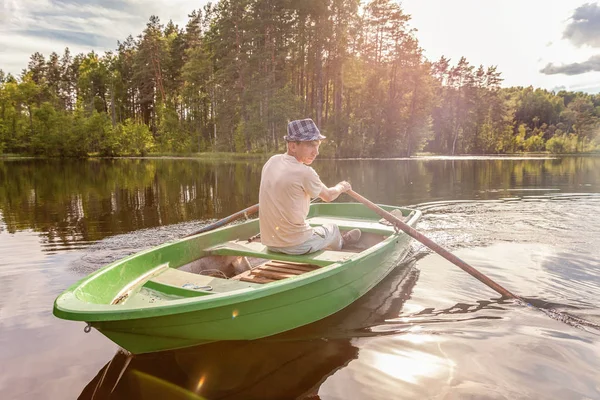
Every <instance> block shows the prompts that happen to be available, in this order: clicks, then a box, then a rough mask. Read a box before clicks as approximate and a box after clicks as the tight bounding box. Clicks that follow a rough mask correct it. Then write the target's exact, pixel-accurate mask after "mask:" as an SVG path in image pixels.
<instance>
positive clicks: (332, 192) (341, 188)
mask: <svg viewBox="0 0 600 400" xmlns="http://www.w3.org/2000/svg"><path fill="white" fill-rule="evenodd" d="M350 189H352V186H350V184H349V183H348V182H346V181H342V182H340V183H338V184H337V185H335V186H333V187H330V188H328V187H324V188H323V189H322V190H321V193H319V197H320V198H321V199H323V201H326V202H328V203H329V202H330V201H333V200H335V199H337V198H338V196H339V195H340V194H342V193H344V192H347V191H348V190H350Z"/></svg>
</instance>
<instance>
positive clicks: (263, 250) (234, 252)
mask: <svg viewBox="0 0 600 400" xmlns="http://www.w3.org/2000/svg"><path fill="white" fill-rule="evenodd" d="M206 252H207V254H209V255H219V256H246V257H254V258H263V259H266V260H279V261H290V262H295V263H300V264H303V263H304V264H311V265H318V266H321V267H324V266H327V265H330V264H334V263H336V262H344V261H347V260H349V259H350V257H352V256H353V255H354V254H353V253H347V252H343V251H333V250H321V251H317V252H315V253H310V254H303V255H290V254H283V253H275V252H272V251H269V250H268V249H267V247H266V246H265V245H264V244H262V243H260V242H250V243H249V242H248V241H246V240H232V241H230V242H226V243H222V244H219V245H217V246H214V247H211V248H209V249H206Z"/></svg>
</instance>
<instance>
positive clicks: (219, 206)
mask: <svg viewBox="0 0 600 400" xmlns="http://www.w3.org/2000/svg"><path fill="white" fill-rule="evenodd" d="M261 166H262V162H260V161H248V162H246V161H235V162H233V161H232V162H203V161H199V160H195V159H151V160H142V159H123V160H90V161H58V160H48V161H44V160H13V161H0V288H1V296H0V333H1V334H0V366H1V373H0V398H2V399H74V398H77V397H78V396H79V397H80V398H83V399H151V398H152V399H154V398H169V399H201V398H206V399H288V398H289V399H292V398H301V399H392V398H393V399H404V398H406V399H423V398H436V399H464V398H473V399H561V400H562V399H600V330H599V329H598V325H600V245H599V244H598V242H599V241H600V158H594V157H580V158H575V157H566V158H556V159H554V158H547V159H543V158H536V159H525V158H505V157H498V158H480V157H467V158H444V157H438V158H424V159H411V160H405V159H398V160H337V161H333V160H318V161H316V162H315V163H314V168H315V169H316V170H317V172H318V173H319V174H320V175H321V178H322V180H323V181H324V182H325V183H326V184H330V185H333V184H335V183H337V182H338V181H339V180H348V181H350V182H351V183H352V185H353V188H354V189H355V190H356V191H357V192H359V193H361V194H363V195H364V196H365V197H367V198H369V199H370V200H372V201H374V202H376V203H380V204H390V205H405V206H414V207H417V208H419V209H421V210H423V212H424V215H423V218H422V220H421V221H420V222H419V224H418V229H419V230H420V231H421V232H422V233H424V234H425V235H426V236H428V237H430V238H432V239H433V240H435V241H437V242H438V243H439V244H440V245H442V246H444V247H446V248H447V249H450V250H451V251H453V252H454V253H455V254H457V255H458V256H459V257H461V258H463V259H464V260H465V261H467V262H469V263H470V264H471V265H473V266H475V267H476V268H477V269H479V270H480V271H481V272H483V273H484V274H486V275H488V276H490V277H491V278H492V279H494V280H496V281H497V282H498V283H500V284H501V285H503V286H504V287H506V288H507V289H509V290H510V291H512V292H513V293H516V294H519V295H521V296H524V297H526V298H527V299H529V301H530V302H531V303H532V304H535V305H537V306H540V307H542V310H540V309H536V308H533V307H526V306H523V305H521V304H518V303H516V302H514V301H503V300H501V299H500V298H499V296H498V295H497V294H496V293H495V292H493V291H491V290H490V289H488V288H487V287H486V286H484V285H483V284H481V283H480V282H478V281H477V280H475V279H474V278H472V277H470V276H469V275H467V274H466V273H464V272H463V271H461V270H459V269H458V268H456V267H454V266H453V265H451V264H450V263H448V262H447V261H445V260H443V259H442V258H441V257H439V256H437V255H435V254H432V253H431V252H429V251H428V250H427V249H426V248H424V247H423V246H422V245H420V244H419V243H418V242H413V251H412V254H411V256H410V257H409V259H407V260H406V261H405V262H404V263H402V264H401V265H399V267H398V268H396V270H394V271H393V272H392V273H391V274H390V275H389V276H388V277H387V278H386V279H385V280H384V281H382V282H381V283H380V284H379V285H378V286H377V287H375V288H374V289H373V290H372V291H370V292H369V293H368V294H367V295H365V296H364V297H363V298H361V299H360V300H358V301H357V302H355V303H354V304H352V305H351V306H350V307H348V308H346V309H344V310H342V311H341V312H339V313H337V314H335V315H333V316H331V317H329V318H327V319H325V320H322V321H319V322H317V323H315V324H312V325H309V326H306V327H302V328H299V329H296V330H293V331H290V332H287V333H285V334H282V335H277V336H274V337H271V338H265V339H262V340H257V341H249V342H220V343H214V344H209V345H205V346H199V347H194V348H189V349H183V350H178V351H170V352H161V353H156V354H149V355H142V356H135V357H133V358H130V357H127V356H126V355H125V354H124V353H121V352H119V351H118V349H117V347H116V346H115V345H114V344H113V343H112V342H110V341H109V340H108V339H106V338H105V337H103V336H102V335H100V334H99V333H98V332H96V331H94V330H93V331H92V332H91V333H89V334H86V333H84V332H83V328H84V324H83V323H76V322H69V321H63V320H59V319H57V318H55V317H53V316H52V303H53V300H54V298H55V297H56V296H57V295H58V294H59V293H61V292H62V291H63V290H64V289H65V288H67V287H68V286H70V285H71V284H72V283H74V282H75V281H77V280H79V279H81V278H82V277H84V276H85V275H87V274H89V273H90V272H92V271H95V270H97V269H98V268H100V267H101V266H102V265H105V264H107V263H109V262H111V261H114V260H116V259H119V258H121V257H123V256H125V255H127V254H131V253H133V252H136V251H139V250H141V249H144V248H147V247H150V246H153V245H156V244H159V243H162V242H164V241H167V240H172V239H176V238H178V237H181V236H183V235H185V234H187V233H190V232H192V231H194V230H197V229H198V228H199V227H200V226H202V225H204V224H206V223H207V222H210V221H212V220H214V219H216V218H221V217H225V216H227V215H229V214H232V213H233V212H235V211H238V210H241V209H243V208H245V207H248V206H250V205H253V204H255V203H256V202H257V199H258V185H259V180H260V169H261ZM339 201H350V199H349V198H348V197H345V196H342V197H341V198H340V200H339ZM548 309H554V310H557V311H559V312H562V313H567V314H568V315H570V316H573V317H576V318H571V319H568V320H566V321H565V320H564V318H561V317H560V314H553V313H551V312H549V311H545V312H544V310H548ZM578 319H580V320H581V321H582V323H573V321H578Z"/></svg>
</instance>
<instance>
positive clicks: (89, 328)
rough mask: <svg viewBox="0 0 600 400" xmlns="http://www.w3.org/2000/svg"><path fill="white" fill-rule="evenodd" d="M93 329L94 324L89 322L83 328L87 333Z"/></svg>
mask: <svg viewBox="0 0 600 400" xmlns="http://www.w3.org/2000/svg"><path fill="white" fill-rule="evenodd" d="M91 330H92V324H90V323H89V322H88V323H87V325H86V326H85V328H83V331H84V332H85V333H90V332H91Z"/></svg>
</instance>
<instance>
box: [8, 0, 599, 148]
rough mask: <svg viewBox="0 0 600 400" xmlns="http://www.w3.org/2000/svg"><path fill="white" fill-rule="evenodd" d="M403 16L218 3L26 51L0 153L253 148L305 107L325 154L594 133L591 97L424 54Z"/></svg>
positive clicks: (12, 82)
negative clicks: (110, 39)
mask: <svg viewBox="0 0 600 400" xmlns="http://www.w3.org/2000/svg"><path fill="white" fill-rule="evenodd" d="M409 21H410V16H409V15H407V14H405V13H404V11H403V10H402V8H401V4H400V3H398V2H396V1H393V0H370V1H364V2H359V1H347V0H324V1H310V2H291V1H287V0H286V1H273V0H222V1H219V2H218V3H216V4H214V5H213V4H207V5H206V6H205V7H204V9H202V10H193V11H192V13H191V14H190V15H189V21H188V23H187V24H186V26H185V27H183V28H181V27H179V26H177V25H175V24H174V23H173V22H171V21H169V22H168V23H167V24H166V25H165V24H162V23H161V21H160V19H159V18H158V17H157V16H151V17H150V19H149V21H148V23H147V24H146V27H145V29H144V30H143V31H142V32H141V34H140V35H139V36H137V38H136V39H134V38H133V37H132V36H129V37H127V38H126V39H125V40H124V41H122V42H118V46H117V48H116V49H115V51H114V52H106V53H105V54H102V55H101V54H96V53H95V52H91V53H88V54H77V55H75V56H72V55H71V53H70V51H69V49H65V51H64V53H63V55H62V57H61V56H59V55H58V54H57V53H51V54H50V55H49V56H48V58H45V57H44V55H42V54H40V53H34V54H33V55H32V56H31V59H30V61H29V63H28V65H27V68H26V69H25V71H24V73H23V74H22V75H21V76H20V77H19V78H15V77H13V76H11V75H10V74H4V73H3V72H1V71H0V151H2V152H9V153H19V154H31V155H45V156H61V157H85V156H87V155H89V154H100V155H105V156H114V155H125V154H136V155H139V154H146V153H147V152H149V151H159V152H166V153H169V154H186V153H189V152H200V151H202V152H203V151H237V152H244V153H257V152H263V153H267V152H275V151H281V150H283V148H284V143H283V141H282V136H283V135H284V134H285V131H286V124H287V122H288V121H289V120H292V119H298V118H307V117H310V118H313V119H314V120H315V122H316V123H317V124H318V125H319V127H320V129H321V130H322V131H323V133H325V134H326V135H327V137H328V141H327V143H326V144H325V145H324V147H323V151H324V153H323V154H324V155H327V156H337V157H355V156H359V157H397V156H406V155H408V156H410V155H411V154H414V153H415V152H416V151H421V150H424V151H427V152H432V153H438V154H460V153H474V154H484V153H510V152H520V151H542V150H544V149H547V150H548V151H552V152H582V151H594V150H595V149H597V148H598V147H599V146H600V143H599V142H598V141H599V140H600V139H598V136H597V132H598V128H599V126H600V125H599V124H600V95H589V94H584V93H575V92H566V91H561V92H558V93H555V92H551V91H547V90H542V89H535V88H532V87H527V88H522V87H514V88H501V87H500V84H501V83H502V78H501V74H500V72H499V71H497V69H496V68H495V67H487V68H485V67H484V66H478V67H477V66H474V65H471V64H470V63H469V62H468V61H467V60H466V59H465V58H461V59H460V60H457V62H456V63H454V64H453V63H451V62H450V60H448V59H446V58H444V57H442V58H441V59H440V60H438V61H436V62H431V61H428V60H427V59H425V57H424V56H423V51H422V49H421V48H420V45H419V43H418V41H417V39H416V37H415V35H414V32H413V31H412V30H411V28H410V27H409Z"/></svg>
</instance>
